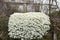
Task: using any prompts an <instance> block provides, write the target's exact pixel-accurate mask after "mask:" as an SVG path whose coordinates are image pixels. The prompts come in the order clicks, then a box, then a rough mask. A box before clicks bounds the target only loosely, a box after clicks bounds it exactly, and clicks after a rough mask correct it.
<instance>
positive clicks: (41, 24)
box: [8, 12, 50, 39]
mask: <svg viewBox="0 0 60 40" xmlns="http://www.w3.org/2000/svg"><path fill="white" fill-rule="evenodd" d="M49 25H50V20H49V16H47V15H46V14H44V13H40V12H28V13H14V14H12V15H11V16H10V18H9V23H8V31H9V33H8V35H9V36H10V37H12V38H26V39H27V38H29V39H35V38H42V36H43V35H44V34H45V33H46V32H47V30H49V29H50V27H49Z"/></svg>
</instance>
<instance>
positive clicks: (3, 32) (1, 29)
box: [0, 15, 8, 40]
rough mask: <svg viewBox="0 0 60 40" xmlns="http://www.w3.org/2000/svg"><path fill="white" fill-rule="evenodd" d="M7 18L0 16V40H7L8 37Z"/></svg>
mask: <svg viewBox="0 0 60 40" xmlns="http://www.w3.org/2000/svg"><path fill="white" fill-rule="evenodd" d="M7 30H8V16H5V15H0V39H1V40H7V37H8V34H7V33H8V31H7Z"/></svg>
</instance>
